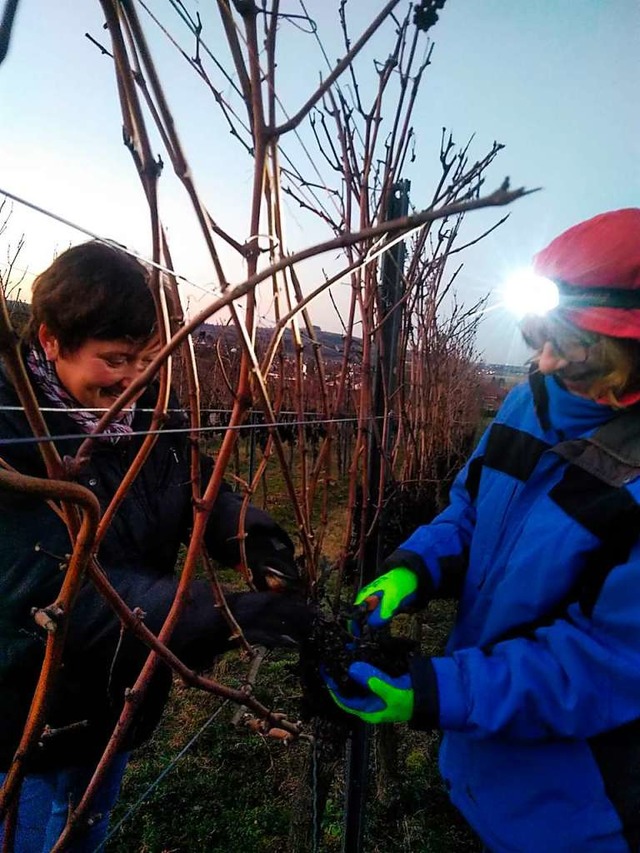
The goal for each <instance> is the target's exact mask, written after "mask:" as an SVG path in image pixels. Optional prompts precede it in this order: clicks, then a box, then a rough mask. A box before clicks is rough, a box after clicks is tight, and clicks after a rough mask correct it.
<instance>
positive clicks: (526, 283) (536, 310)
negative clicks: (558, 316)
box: [502, 269, 560, 320]
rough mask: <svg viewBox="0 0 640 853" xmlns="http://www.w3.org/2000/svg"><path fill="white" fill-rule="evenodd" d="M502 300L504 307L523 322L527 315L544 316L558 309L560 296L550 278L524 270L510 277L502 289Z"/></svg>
mask: <svg viewBox="0 0 640 853" xmlns="http://www.w3.org/2000/svg"><path fill="white" fill-rule="evenodd" d="M502 299H503V303H504V306H505V307H506V308H508V310H509V311H511V313H512V314H515V316H516V317H517V318H518V319H519V320H521V319H522V318H523V317H526V316H527V314H536V315H538V316H542V315H543V314H547V313H548V312H549V311H552V310H553V309H554V308H557V306H558V303H559V301H560V294H559V292H558V286H557V284H556V283H555V282H554V281H551V279H550V278H544V276H541V275H536V274H535V273H534V272H533V270H531V269H524V270H518V271H517V272H515V273H513V275H511V276H509V278H508V279H507V281H506V282H505V283H504V285H503V288H502Z"/></svg>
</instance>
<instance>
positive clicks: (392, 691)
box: [321, 661, 414, 723]
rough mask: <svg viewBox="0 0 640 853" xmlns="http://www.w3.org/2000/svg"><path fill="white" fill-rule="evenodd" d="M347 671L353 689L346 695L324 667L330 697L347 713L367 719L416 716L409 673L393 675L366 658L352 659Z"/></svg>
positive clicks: (385, 720)
mask: <svg viewBox="0 0 640 853" xmlns="http://www.w3.org/2000/svg"><path fill="white" fill-rule="evenodd" d="M347 674H348V676H349V678H350V679H351V681H353V682H354V692H353V693H352V694H351V695H347V694H346V692H345V691H344V690H343V691H342V692H341V691H340V689H339V687H338V685H337V684H336V682H335V681H334V680H333V679H332V678H331V676H330V675H329V674H328V673H327V672H326V670H324V669H321V675H322V678H323V679H324V681H325V684H326V685H327V689H328V690H329V694H330V695H331V698H332V699H333V701H334V702H335V703H336V705H337V706H338V707H339V708H342V710H343V711H346V713H347V714H353V715H354V716H356V717H359V718H360V719H361V720H364V722H365V723H404V722H407V721H408V720H410V719H411V717H412V716H413V706H414V692H413V683H412V681H411V676H410V675H409V673H408V672H407V673H404V674H403V675H399V676H395V677H393V676H390V675H387V673H386V672H382V670H380V669H378V668H377V667H375V666H372V664H370V663H365V662H364V661H356V662H355V663H352V664H351V666H350V667H349V669H348V670H347Z"/></svg>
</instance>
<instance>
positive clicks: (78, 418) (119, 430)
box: [27, 346, 135, 444]
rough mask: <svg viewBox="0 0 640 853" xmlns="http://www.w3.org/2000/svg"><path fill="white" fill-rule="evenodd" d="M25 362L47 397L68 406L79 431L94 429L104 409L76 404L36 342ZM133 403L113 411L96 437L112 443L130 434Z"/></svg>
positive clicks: (60, 405) (60, 407) (66, 407)
mask: <svg viewBox="0 0 640 853" xmlns="http://www.w3.org/2000/svg"><path fill="white" fill-rule="evenodd" d="M27 365H28V367H29V370H30V371H31V373H32V374H33V376H34V378H35V380H36V382H37V383H38V386H39V387H40V389H41V390H42V393H43V394H44V395H45V397H46V398H47V400H50V401H51V403H53V405H54V406H55V407H56V408H58V409H67V410H68V411H67V415H68V416H69V417H70V418H71V420H72V421H75V422H76V423H77V424H78V426H79V427H80V429H81V430H82V432H86V433H87V435H91V434H92V433H93V432H95V428H96V427H97V426H98V423H99V421H100V418H101V417H102V415H103V413H102V412H94V411H91V410H87V409H80V408H79V407H80V404H79V403H78V401H77V400H76V399H75V398H74V397H72V396H71V394H69V392H68V391H67V390H66V389H65V387H64V385H63V384H62V383H61V382H60V380H59V379H58V374H57V373H56V369H55V367H54V365H53V362H52V361H49V360H48V359H47V358H46V356H45V354H44V352H43V351H42V350H41V349H40V347H39V346H33V347H30V348H29V352H28V353H27ZM134 407H135V404H134V405H132V407H131V408H130V409H125V410H124V411H122V412H120V414H118V415H116V420H114V421H112V422H111V423H110V424H109V425H108V426H106V427H105V428H104V430H103V433H104V435H101V437H100V438H99V439H98V440H99V441H109V442H111V443H112V444H115V443H116V442H117V441H118V440H119V439H120V438H122V436H125V435H131V433H132V432H133V430H132V427H131V422H132V421H133V415H134Z"/></svg>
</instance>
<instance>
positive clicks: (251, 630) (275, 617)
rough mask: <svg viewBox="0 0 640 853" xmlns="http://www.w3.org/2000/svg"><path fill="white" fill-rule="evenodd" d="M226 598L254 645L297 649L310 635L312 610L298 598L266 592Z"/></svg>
mask: <svg viewBox="0 0 640 853" xmlns="http://www.w3.org/2000/svg"><path fill="white" fill-rule="evenodd" d="M227 598H228V600H229V606H230V608H231V612H232V613H233V615H234V617H235V618H236V619H237V621H238V624H239V625H240V627H241V628H242V631H243V633H244V635H245V637H246V638H247V640H248V641H249V642H250V643H251V644H252V645H258V646H267V647H269V648H272V647H274V646H280V647H285V648H286V647H294V646H297V645H298V644H299V643H300V642H301V641H302V640H305V639H307V638H308V637H309V634H310V633H311V629H312V627H313V621H314V613H313V609H312V608H311V607H310V606H309V605H307V604H305V603H304V602H303V601H302V600H301V599H299V598H296V597H292V596H288V595H277V594H273V593H263V592H241V593H239V594H238V595H236V596H228V597H227Z"/></svg>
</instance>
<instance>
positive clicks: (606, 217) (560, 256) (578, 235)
mask: <svg viewBox="0 0 640 853" xmlns="http://www.w3.org/2000/svg"><path fill="white" fill-rule="evenodd" d="M533 268H534V270H535V272H536V273H537V274H538V275H541V276H544V277H545V278H550V279H552V280H553V281H555V282H556V284H557V285H558V289H559V291H560V307H559V309H558V310H560V311H562V313H563V316H564V317H566V319H567V320H568V321H569V322H570V323H572V324H573V325H574V326H578V328H580V329H584V330H585V331H588V332H597V333H598V334H601V335H609V336H611V337H614V338H640V208H637V207H628V208H624V209H623V210H612V211H609V212H608V213H601V214H600V215H599V216H594V217H593V219H587V221H586V222H580V223H579V224H578V225H574V226H573V228H569V230H568V231H564V232H563V233H562V234H560V236H559V237H556V238H555V240H553V241H552V242H551V243H550V244H549V245H548V246H547V247H546V249H543V250H542V251H541V252H538V254H537V255H536V256H535V257H534V259H533Z"/></svg>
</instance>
